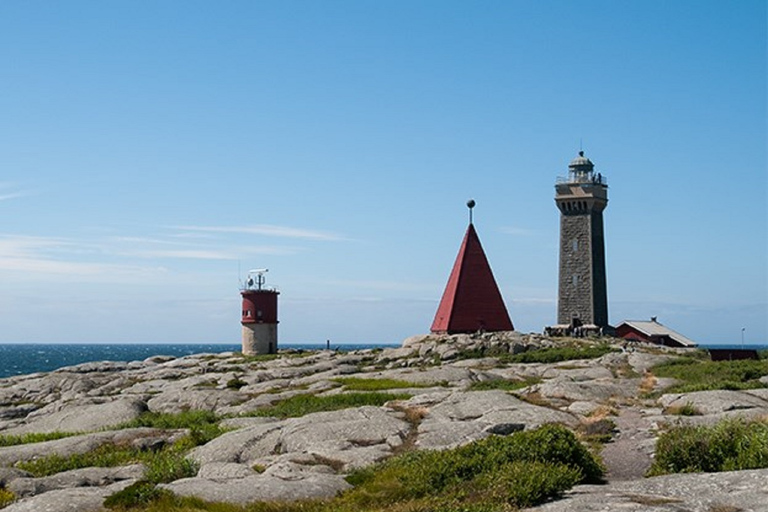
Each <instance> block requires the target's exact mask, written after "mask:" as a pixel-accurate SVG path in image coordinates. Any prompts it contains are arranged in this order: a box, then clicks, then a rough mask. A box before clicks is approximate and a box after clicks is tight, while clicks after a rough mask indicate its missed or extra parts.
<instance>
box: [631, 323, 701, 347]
mask: <svg viewBox="0 0 768 512" xmlns="http://www.w3.org/2000/svg"><path fill="white" fill-rule="evenodd" d="M616 336H617V337H619V338H624V339H626V340H630V341H644V342H647V343H655V344H656V345H664V346H666V347H683V348H693V347H696V346H697V343H696V342H695V341H693V340H690V339H688V338H686V337H685V336H683V335H682V334H680V333H679V332H676V331H673V330H672V329H670V328H669V327H667V326H665V325H662V324H660V323H659V322H657V321H656V317H652V318H651V321H650V322H648V321H640V320H625V321H623V322H621V323H620V324H619V326H618V327H616Z"/></svg>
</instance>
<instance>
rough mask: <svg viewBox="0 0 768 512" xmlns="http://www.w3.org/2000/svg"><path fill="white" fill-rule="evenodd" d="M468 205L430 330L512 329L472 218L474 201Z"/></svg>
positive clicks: (464, 331) (440, 331) (444, 331)
mask: <svg viewBox="0 0 768 512" xmlns="http://www.w3.org/2000/svg"><path fill="white" fill-rule="evenodd" d="M470 205H471V206H470ZM467 206H469V208H470V223H469V227H468V228H467V232H466V234H465V235H464V240H463V241H462V243H461V248H460V249H459V254H458V256H456V262H455V263H454V264H453V270H451V275H450V277H449V278H448V284H447V286H446V287H445V291H444V292H443V298H442V299H441V300H440V306H439V307H438V308H437V313H436V314H435V320H434V322H432V329H431V330H432V332H434V333H448V334H453V333H462V332H463V333H472V332H477V331H512V330H514V327H513V325H512V320H510V318H509V313H508V312H507V308H506V306H505V305H504V299H503V298H502V297H501V292H499V287H498V286H497V285H496V280H495V279H494V277H493V272H492V271H491V266H490V265H489V264H488V259H487V258H486V257H485V252H484V251H483V246H482V245H480V239H479V238H478V237H477V232H476V231H475V227H474V225H473V224H472V221H471V218H472V217H471V212H472V207H473V206H474V201H470V202H469V203H467Z"/></svg>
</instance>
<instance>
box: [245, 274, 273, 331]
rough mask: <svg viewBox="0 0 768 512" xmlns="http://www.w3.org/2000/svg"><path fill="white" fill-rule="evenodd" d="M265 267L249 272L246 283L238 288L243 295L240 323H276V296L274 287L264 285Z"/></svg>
mask: <svg viewBox="0 0 768 512" xmlns="http://www.w3.org/2000/svg"><path fill="white" fill-rule="evenodd" d="M265 272H267V269H259V270H252V271H251V272H249V275H248V281H247V282H246V285H245V286H244V287H243V289H242V290H240V295H242V296H243V313H242V317H241V319H240V323H242V324H276V323H278V320H277V296H278V295H279V294H280V292H278V291H277V290H275V289H272V288H265V287H264V282H265V280H264V273H265Z"/></svg>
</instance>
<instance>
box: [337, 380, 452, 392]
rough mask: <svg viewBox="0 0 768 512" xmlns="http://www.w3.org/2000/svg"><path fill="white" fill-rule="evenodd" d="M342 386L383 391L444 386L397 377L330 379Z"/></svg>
mask: <svg viewBox="0 0 768 512" xmlns="http://www.w3.org/2000/svg"><path fill="white" fill-rule="evenodd" d="M331 380H333V382H337V383H339V384H341V385H343V386H344V389H345V390H347V391H383V390H386V389H406V388H429V387H433V386H445V385H446V383H445V382H440V383H415V382H408V381H407V380H397V379H364V378H360V377H339V378H337V379H331Z"/></svg>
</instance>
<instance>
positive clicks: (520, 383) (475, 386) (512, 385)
mask: <svg viewBox="0 0 768 512" xmlns="http://www.w3.org/2000/svg"><path fill="white" fill-rule="evenodd" d="M539 382H541V378H539V377H528V378H526V379H524V380H523V379H521V380H510V379H492V380H482V381H478V382H473V383H472V384H470V386H469V387H468V388H467V391H489V390H492V389H502V390H504V391H515V390H518V389H523V388H527V387H528V386H532V385H533V384H538V383H539Z"/></svg>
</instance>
